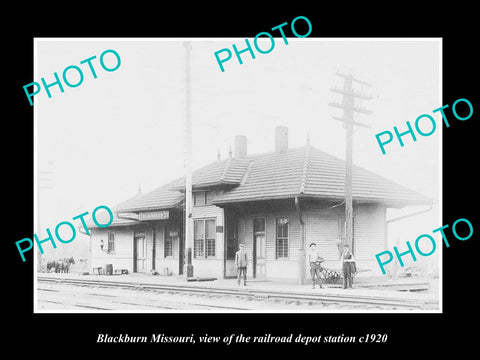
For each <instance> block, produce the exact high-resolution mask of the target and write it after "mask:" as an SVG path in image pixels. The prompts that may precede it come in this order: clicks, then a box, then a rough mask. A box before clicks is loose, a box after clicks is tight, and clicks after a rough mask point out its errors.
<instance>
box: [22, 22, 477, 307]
mask: <svg viewBox="0 0 480 360" xmlns="http://www.w3.org/2000/svg"><path fill="white" fill-rule="evenodd" d="M298 22H299V23H300V21H298ZM260 30H262V29H259V31H260ZM299 31H300V30H299ZM274 36H277V35H274ZM271 39H274V42H272V41H271ZM34 46H35V61H34V65H35V69H34V80H33V81H35V82H36V83H37V85H33V87H32V88H30V94H33V93H35V95H31V96H30V97H28V96H27V97H26V104H27V105H28V101H29V100H30V99H32V100H33V102H34V104H35V107H34V128H35V140H34V141H35V158H34V166H35V185H34V192H35V224H34V231H35V236H34V238H35V239H34V241H33V249H32V250H31V251H33V252H34V254H35V255H34V271H35V273H34V278H35V281H34V287H35V288H34V311H35V312H36V313H62V312H69V313H84V312H88V313H91V312H93V313H97V312H100V313H105V312H113V313H129V312H139V313H142V312H145V313H172V312H173V313H175V312H179V313H181V312H188V313H197V312H199V313H209V312H220V313H244V312H254V313H282V312H289V313H291V312H299V313H322V312H325V313H376V312H394V313H397V312H398V313H441V312H442V294H443V293H442V274H443V273H442V251H444V250H442V249H443V246H444V245H443V243H444V240H443V239H442V232H441V231H438V229H439V228H441V227H442V226H443V225H444V224H443V223H442V216H441V214H442V131H448V130H445V129H442V127H443V124H442V123H443V120H442V114H441V112H440V111H434V110H435V109H439V108H440V107H441V106H442V105H444V104H443V103H442V39H441V38H388V37H385V38H310V37H303V38H301V37H298V36H297V37H295V36H291V37H290V36H289V37H288V41H286V39H284V38H282V37H275V38H269V37H267V36H263V37H259V38H255V41H254V40H253V39H249V40H247V39H245V38H171V39H167V38H95V39H93V38H36V39H35V40H34ZM268 49H271V50H270V51H268V52H267V50H268ZM467 105H468V104H465V103H459V104H458V105H457V108H458V114H459V116H466V115H465V114H467V113H468V106H467ZM450 106H452V104H450ZM422 115H423V116H422ZM450 226H452V225H451V224H450ZM460 228H462V229H460ZM464 228H465V229H467V228H468V227H467V226H466V225H465V224H462V223H459V224H458V233H459V236H465V231H466V230H465V229H464ZM436 229H437V231H434V230H436ZM32 239H33V238H32ZM22 246H23V249H25V248H26V246H27V245H26V244H22ZM22 256H23V255H22Z"/></svg>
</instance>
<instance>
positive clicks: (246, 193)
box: [115, 145, 433, 212]
mask: <svg viewBox="0 0 480 360" xmlns="http://www.w3.org/2000/svg"><path fill="white" fill-rule="evenodd" d="M352 172H353V176H352V183H353V185H352V193H353V200H354V201H357V202H377V203H384V204H386V205H387V206H392V207H399V206H406V205H421V204H431V203H432V202H433V201H432V199H429V198H428V197H426V196H424V195H422V194H420V193H417V192H415V191H413V190H410V189H408V188H406V187H404V186H402V185H399V184H397V183H395V182H393V181H391V180H388V179H386V178H384V177H382V176H380V175H377V174H375V173H373V172H371V171H369V170H366V169H364V168H361V167H358V166H353V170H352ZM184 184H185V181H184V178H180V179H177V180H175V181H173V182H171V183H169V184H166V185H164V186H161V187H159V188H157V189H155V190H153V191H151V192H149V193H146V194H144V195H139V196H136V197H134V198H132V199H129V200H127V201H125V202H124V203H122V204H119V205H117V206H116V207H115V208H116V210H117V211H119V212H141V211H149V210H162V209H171V208H174V207H178V206H180V205H181V204H182V201H183V197H184V196H183V191H184V186H185V185H184ZM344 186H345V161H344V160H341V159H339V158H337V157H335V156H332V155H329V154H327V153H325V152H323V151H321V150H318V149H316V148H314V147H313V146H311V145H305V146H302V147H297V148H291V149H286V150H284V151H282V152H269V153H263V154H257V155H249V156H245V157H243V158H232V157H230V158H228V159H222V160H217V161H215V162H213V163H211V164H209V165H207V166H205V167H203V168H201V169H198V170H197V171H194V172H193V174H192V188H193V190H200V189H221V190H222V191H219V192H217V195H216V197H215V198H214V199H213V201H212V203H213V204H217V205H219V206H221V205H224V204H228V203H240V202H247V201H248V202H250V201H261V200H273V199H286V198H294V197H295V196H298V197H306V198H314V199H315V198H316V199H343V198H344V192H345V190H344Z"/></svg>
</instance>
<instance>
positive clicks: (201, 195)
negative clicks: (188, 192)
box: [193, 191, 215, 206]
mask: <svg viewBox="0 0 480 360" xmlns="http://www.w3.org/2000/svg"><path fill="white" fill-rule="evenodd" d="M214 197H215V191H195V192H194V193H193V206H205V205H211V204H212V200H213V198H214Z"/></svg>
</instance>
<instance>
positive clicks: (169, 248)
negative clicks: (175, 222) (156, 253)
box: [163, 225, 173, 257]
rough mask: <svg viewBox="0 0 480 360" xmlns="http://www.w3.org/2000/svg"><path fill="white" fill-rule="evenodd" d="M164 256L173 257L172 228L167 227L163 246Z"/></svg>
mask: <svg viewBox="0 0 480 360" xmlns="http://www.w3.org/2000/svg"><path fill="white" fill-rule="evenodd" d="M163 254H164V255H163V256H164V257H173V239H172V236H171V235H170V228H169V227H168V226H167V225H165V242H164V244H163Z"/></svg>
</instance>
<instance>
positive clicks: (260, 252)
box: [253, 218, 267, 279]
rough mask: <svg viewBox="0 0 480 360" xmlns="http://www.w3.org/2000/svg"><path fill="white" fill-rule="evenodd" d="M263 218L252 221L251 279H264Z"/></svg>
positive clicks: (265, 268) (264, 238)
mask: <svg viewBox="0 0 480 360" xmlns="http://www.w3.org/2000/svg"><path fill="white" fill-rule="evenodd" d="M266 245H267V242H266V237H265V218H256V219H253V277H254V278H256V279H265V278H266V276H267V273H266V270H267V266H266V265H267V264H266V260H267V259H266Z"/></svg>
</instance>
